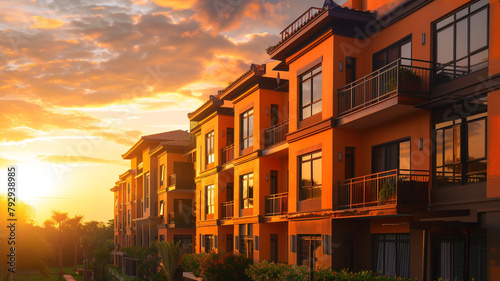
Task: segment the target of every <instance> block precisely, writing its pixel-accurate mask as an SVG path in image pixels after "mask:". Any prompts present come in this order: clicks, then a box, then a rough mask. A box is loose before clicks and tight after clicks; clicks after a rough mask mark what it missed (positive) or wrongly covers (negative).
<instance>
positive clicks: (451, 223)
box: [188, 0, 500, 280]
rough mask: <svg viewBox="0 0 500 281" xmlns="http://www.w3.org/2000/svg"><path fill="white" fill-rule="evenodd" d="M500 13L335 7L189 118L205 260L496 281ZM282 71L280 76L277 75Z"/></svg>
mask: <svg viewBox="0 0 500 281" xmlns="http://www.w3.org/2000/svg"><path fill="white" fill-rule="evenodd" d="M499 13H500V3H499V2H498V1H493V0H491V1H487V0H480V1H466V0H459V1H445V0H434V1H430V0H414V1H410V0H407V1H403V0H398V1H394V0H393V1H390V0H386V1H364V0H350V1H347V2H346V3H345V4H344V5H343V6H338V5H337V4H335V3H334V2H333V1H328V0H327V1H326V2H325V5H324V7H322V8H311V9H309V10H308V11H305V13H304V14H303V15H301V16H300V17H299V18H298V19H297V20H296V21H294V22H293V23H291V25H290V26H288V27H287V28H285V29H284V30H283V32H281V38H282V39H281V40H280V41H279V42H278V43H277V44H276V45H274V46H272V47H270V48H268V49H267V52H268V54H269V55H270V58H271V59H273V60H275V61H277V62H273V63H268V64H265V65H252V67H251V69H250V70H249V71H248V72H247V73H245V74H243V75H242V76H241V77H240V78H238V79H237V80H236V81H234V82H233V83H231V84H230V85H229V86H228V87H227V88H225V89H224V90H221V91H219V93H218V94H217V95H214V96H211V97H210V100H209V101H207V102H206V103H205V104H204V105H203V106H201V107H200V108H198V109H197V110H196V111H194V112H192V113H190V114H189V115H188V117H189V118H190V120H191V122H192V126H191V134H192V135H193V137H194V138H195V140H196V147H195V149H194V150H193V151H191V155H196V160H195V162H196V164H195V170H196V175H195V182H196V199H195V200H196V206H197V209H196V245H195V250H196V252H208V251H219V252H233V251H234V252H236V253H241V254H245V255H247V256H249V257H251V258H253V259H254V261H259V260H270V261H276V262H286V263H294V264H303V265H308V266H314V267H317V266H332V267H333V268H335V269H341V268H350V269H352V270H356V271H357V270H363V269H370V270H374V271H381V272H383V273H386V274H390V275H394V274H397V275H399V276H403V277H410V278H418V279H419V280H435V279H437V278H438V277H442V278H443V279H445V280H446V279H450V280H497V279H498V278H500V265H499V264H500V258H499V256H498V253H497V252H498V251H497V250H496V249H498V247H499V246H500V228H499V224H498V222H499V221H500V191H499V190H500V182H499V174H500V165H499V164H498V163H499V161H500V160H499V159H500V154H499V153H500V150H499V149H498V147H500V146H499V145H498V144H499V128H500V124H499V122H498V120H499V118H500V117H499V108H500V103H499V102H500V98H499V90H498V89H499V87H500V84H499V82H500V77H499V73H500V64H499V62H500V60H499V59H500V54H499V53H500V48H499V47H498V45H496V44H499V43H500V41H499V36H500V35H499V34H500V30H498V29H499V28H500V24H499V20H500V17H499ZM278 72H279V75H278Z"/></svg>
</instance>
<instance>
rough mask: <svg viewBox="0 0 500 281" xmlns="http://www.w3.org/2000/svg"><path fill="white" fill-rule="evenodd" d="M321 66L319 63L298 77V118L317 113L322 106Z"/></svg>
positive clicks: (302, 118)
mask: <svg viewBox="0 0 500 281" xmlns="http://www.w3.org/2000/svg"><path fill="white" fill-rule="evenodd" d="M321 77H322V67H321V65H320V66H318V67H316V68H314V69H313V70H311V71H308V72H306V73H305V74H303V75H302V76H300V77H299V83H300V120H304V119H306V118H309V117H311V116H312V115H314V114H316V113H319V112H321V111H322V110H323V108H322V103H321V101H322V92H323V90H322V84H321V83H322V79H321Z"/></svg>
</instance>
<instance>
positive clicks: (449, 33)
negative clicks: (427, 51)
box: [434, 0, 489, 83]
mask: <svg viewBox="0 0 500 281" xmlns="http://www.w3.org/2000/svg"><path fill="white" fill-rule="evenodd" d="M488 14H489V13H488V1H487V0H480V1H477V2H475V3H474V4H472V5H469V6H467V7H464V8H462V9H460V10H459V11H457V12H456V13H454V14H452V15H450V16H448V17H446V18H445V19H442V20H440V21H438V22H437V23H436V24H435V25H434V36H435V40H434V54H435V64H436V76H435V82H436V83H442V82H446V81H449V80H452V79H455V78H458V77H461V76H464V75H467V74H469V73H471V72H474V71H477V70H480V69H483V68H485V67H487V66H488V18H489V16H488Z"/></svg>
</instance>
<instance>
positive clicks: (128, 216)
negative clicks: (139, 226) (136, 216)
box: [127, 210, 131, 227]
mask: <svg viewBox="0 0 500 281" xmlns="http://www.w3.org/2000/svg"><path fill="white" fill-rule="evenodd" d="M130 219H131V218H130V210H128V211H127V225H128V226H129V227H130Z"/></svg>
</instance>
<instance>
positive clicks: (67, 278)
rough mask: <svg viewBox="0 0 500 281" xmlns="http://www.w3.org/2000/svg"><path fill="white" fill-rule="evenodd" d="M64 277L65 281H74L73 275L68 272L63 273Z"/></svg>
mask: <svg viewBox="0 0 500 281" xmlns="http://www.w3.org/2000/svg"><path fill="white" fill-rule="evenodd" d="M64 279H66V281H76V279H75V277H73V276H71V275H69V274H65V275H64Z"/></svg>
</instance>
